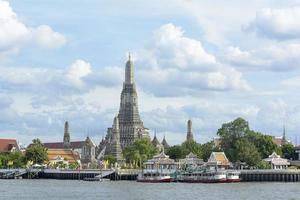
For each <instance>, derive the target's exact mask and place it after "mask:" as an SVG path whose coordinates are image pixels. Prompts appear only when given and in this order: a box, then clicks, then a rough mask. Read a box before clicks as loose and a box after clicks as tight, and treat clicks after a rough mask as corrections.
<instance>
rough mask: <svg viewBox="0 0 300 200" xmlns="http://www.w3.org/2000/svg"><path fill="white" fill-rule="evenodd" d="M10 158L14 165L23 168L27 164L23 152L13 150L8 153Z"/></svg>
mask: <svg viewBox="0 0 300 200" xmlns="http://www.w3.org/2000/svg"><path fill="white" fill-rule="evenodd" d="M8 160H9V161H11V162H12V163H13V165H12V167H14V168H21V167H23V166H24V165H25V163H26V159H25V157H24V155H23V154H22V153H21V152H11V153H9V154H8Z"/></svg>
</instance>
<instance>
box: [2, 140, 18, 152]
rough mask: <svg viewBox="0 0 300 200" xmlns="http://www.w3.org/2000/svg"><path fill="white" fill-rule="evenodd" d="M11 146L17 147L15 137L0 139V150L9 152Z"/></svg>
mask: <svg viewBox="0 0 300 200" xmlns="http://www.w3.org/2000/svg"><path fill="white" fill-rule="evenodd" d="M13 148H17V149H19V146H18V143H17V140H16V139H0V152H10V151H12V149H13Z"/></svg>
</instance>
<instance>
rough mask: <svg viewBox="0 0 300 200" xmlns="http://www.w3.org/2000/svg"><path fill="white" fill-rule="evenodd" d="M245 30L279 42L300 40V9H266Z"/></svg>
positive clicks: (258, 13) (259, 12)
mask: <svg viewBox="0 0 300 200" xmlns="http://www.w3.org/2000/svg"><path fill="white" fill-rule="evenodd" d="M245 30H247V31H253V32H256V33H257V34H258V35H262V36H265V37H268V38H273V39H278V40H282V39H293V38H300V7H288V8H281V9H273V8H265V9H263V10H261V11H258V12H257V13H256V17H255V19H254V20H253V21H252V22H251V23H249V25H248V26H246V27H245Z"/></svg>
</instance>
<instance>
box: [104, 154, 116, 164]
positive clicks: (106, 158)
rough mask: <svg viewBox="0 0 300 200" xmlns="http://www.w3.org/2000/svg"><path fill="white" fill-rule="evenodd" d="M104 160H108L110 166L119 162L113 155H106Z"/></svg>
mask: <svg viewBox="0 0 300 200" xmlns="http://www.w3.org/2000/svg"><path fill="white" fill-rule="evenodd" d="M103 160H105V161H107V162H108V165H109V167H112V166H113V165H114V164H115V163H116V162H117V159H116V158H115V157H114V156H113V155H105V156H104V158H103Z"/></svg>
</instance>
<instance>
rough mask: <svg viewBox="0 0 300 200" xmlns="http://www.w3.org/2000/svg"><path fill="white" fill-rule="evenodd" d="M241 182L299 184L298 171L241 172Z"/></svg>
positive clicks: (299, 176) (299, 172) (299, 174)
mask: <svg viewBox="0 0 300 200" xmlns="http://www.w3.org/2000/svg"><path fill="white" fill-rule="evenodd" d="M240 177H241V181H243V182H252V181H256V182H263V181H270V182H300V170H242V171H241V174H240Z"/></svg>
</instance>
